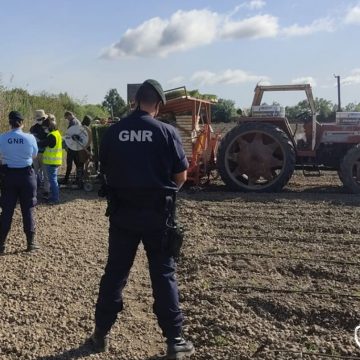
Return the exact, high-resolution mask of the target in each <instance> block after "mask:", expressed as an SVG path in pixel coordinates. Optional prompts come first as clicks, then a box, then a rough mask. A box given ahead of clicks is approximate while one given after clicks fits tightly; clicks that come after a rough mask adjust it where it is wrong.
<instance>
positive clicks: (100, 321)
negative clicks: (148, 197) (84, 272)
mask: <svg viewBox="0 0 360 360" xmlns="http://www.w3.org/2000/svg"><path fill="white" fill-rule="evenodd" d="M161 218H162V215H161V214H159V213H156V212H154V211H148V210H147V209H145V210H144V209H140V208H139V209H136V210H135V211H131V210H129V209H123V211H122V210H121V209H120V210H119V211H117V212H116V214H115V215H110V228H109V254H108V261H107V265H106V268H105V273H104V275H103V277H102V279H101V282H100V290H99V296H98V300H97V304H96V311H95V323H96V327H97V328H98V330H100V331H101V332H103V333H104V334H105V333H107V332H108V331H109V330H110V329H111V327H112V325H113V324H114V322H115V321H116V318H117V314H118V313H119V312H120V311H121V310H122V309H123V298H122V291H123V289H124V287H125V285H126V282H127V279H128V276H129V272H130V269H131V266H132V265H133V261H134V258H135V255H136V251H137V248H138V246H139V243H140V241H142V242H143V244H144V248H145V251H146V255H147V258H148V263H149V271H150V278H151V284H152V290H153V297H154V304H153V311H154V313H155V315H156V316H157V320H158V324H159V326H160V328H161V330H162V332H163V335H164V336H165V337H166V338H173V337H178V336H180V335H181V328H182V323H183V315H182V312H181V310H180V308H179V294H178V288H177V282H176V279H175V262H174V259H173V258H172V257H170V256H169V255H167V254H166V252H165V251H164V246H163V244H164V241H163V240H164V235H165V230H164V227H163V226H162V227H161V228H159V227H157V226H156V224H157V223H159V222H162V221H163V219H162V220H161V221H159V219H161Z"/></svg>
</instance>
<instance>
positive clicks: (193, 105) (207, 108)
mask: <svg viewBox="0 0 360 360" xmlns="http://www.w3.org/2000/svg"><path fill="white" fill-rule="evenodd" d="M166 93H167V101H166V105H165V106H162V108H161V109H160V114H159V116H160V118H162V119H163V120H164V121H166V122H169V123H171V124H172V125H174V126H175V127H176V128H177V129H178V131H179V133H180V136H181V138H182V141H183V146H184V150H185V154H186V156H187V158H188V160H189V169H188V181H189V182H191V183H192V184H195V185H199V184H200V183H201V182H203V181H205V182H208V181H209V180H210V177H211V176H212V174H213V171H214V170H216V153H217V150H218V145H219V141H220V134H217V133H215V132H214V131H213V128H212V126H211V105H212V104H213V103H212V102H211V101H207V100H203V99H198V98H195V97H191V96H188V94H187V92H186V89H185V87H181V88H176V89H171V90H167V91H166ZM176 93H177V94H179V93H180V96H175V97H171V94H176Z"/></svg>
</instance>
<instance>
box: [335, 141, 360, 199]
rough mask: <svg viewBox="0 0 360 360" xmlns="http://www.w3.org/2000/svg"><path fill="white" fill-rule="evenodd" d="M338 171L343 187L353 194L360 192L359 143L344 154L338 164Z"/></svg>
mask: <svg viewBox="0 0 360 360" xmlns="http://www.w3.org/2000/svg"><path fill="white" fill-rule="evenodd" d="M340 173H341V176H339V177H340V180H341V181H342V183H343V184H344V187H345V188H346V189H347V190H348V191H350V192H351V193H353V194H360V144H358V145H355V146H353V147H352V148H351V149H349V150H348V152H347V153H346V154H345V156H344V158H343V159H342V161H341V164H340Z"/></svg>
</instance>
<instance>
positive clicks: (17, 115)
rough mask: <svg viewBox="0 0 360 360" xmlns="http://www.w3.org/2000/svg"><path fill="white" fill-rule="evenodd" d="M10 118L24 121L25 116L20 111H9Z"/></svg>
mask: <svg viewBox="0 0 360 360" xmlns="http://www.w3.org/2000/svg"><path fill="white" fill-rule="evenodd" d="M9 120H13V121H15V120H20V121H23V120H24V118H23V116H22V115H21V114H20V113H19V111H10V112H9Z"/></svg>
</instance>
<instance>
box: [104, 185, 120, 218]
mask: <svg viewBox="0 0 360 360" xmlns="http://www.w3.org/2000/svg"><path fill="white" fill-rule="evenodd" d="M106 199H107V207H106V211H105V216H107V217H109V216H111V215H114V214H115V213H116V212H117V210H118V209H119V206H120V201H119V199H118V197H117V196H116V193H115V192H114V191H112V190H111V189H110V188H107V190H106Z"/></svg>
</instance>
